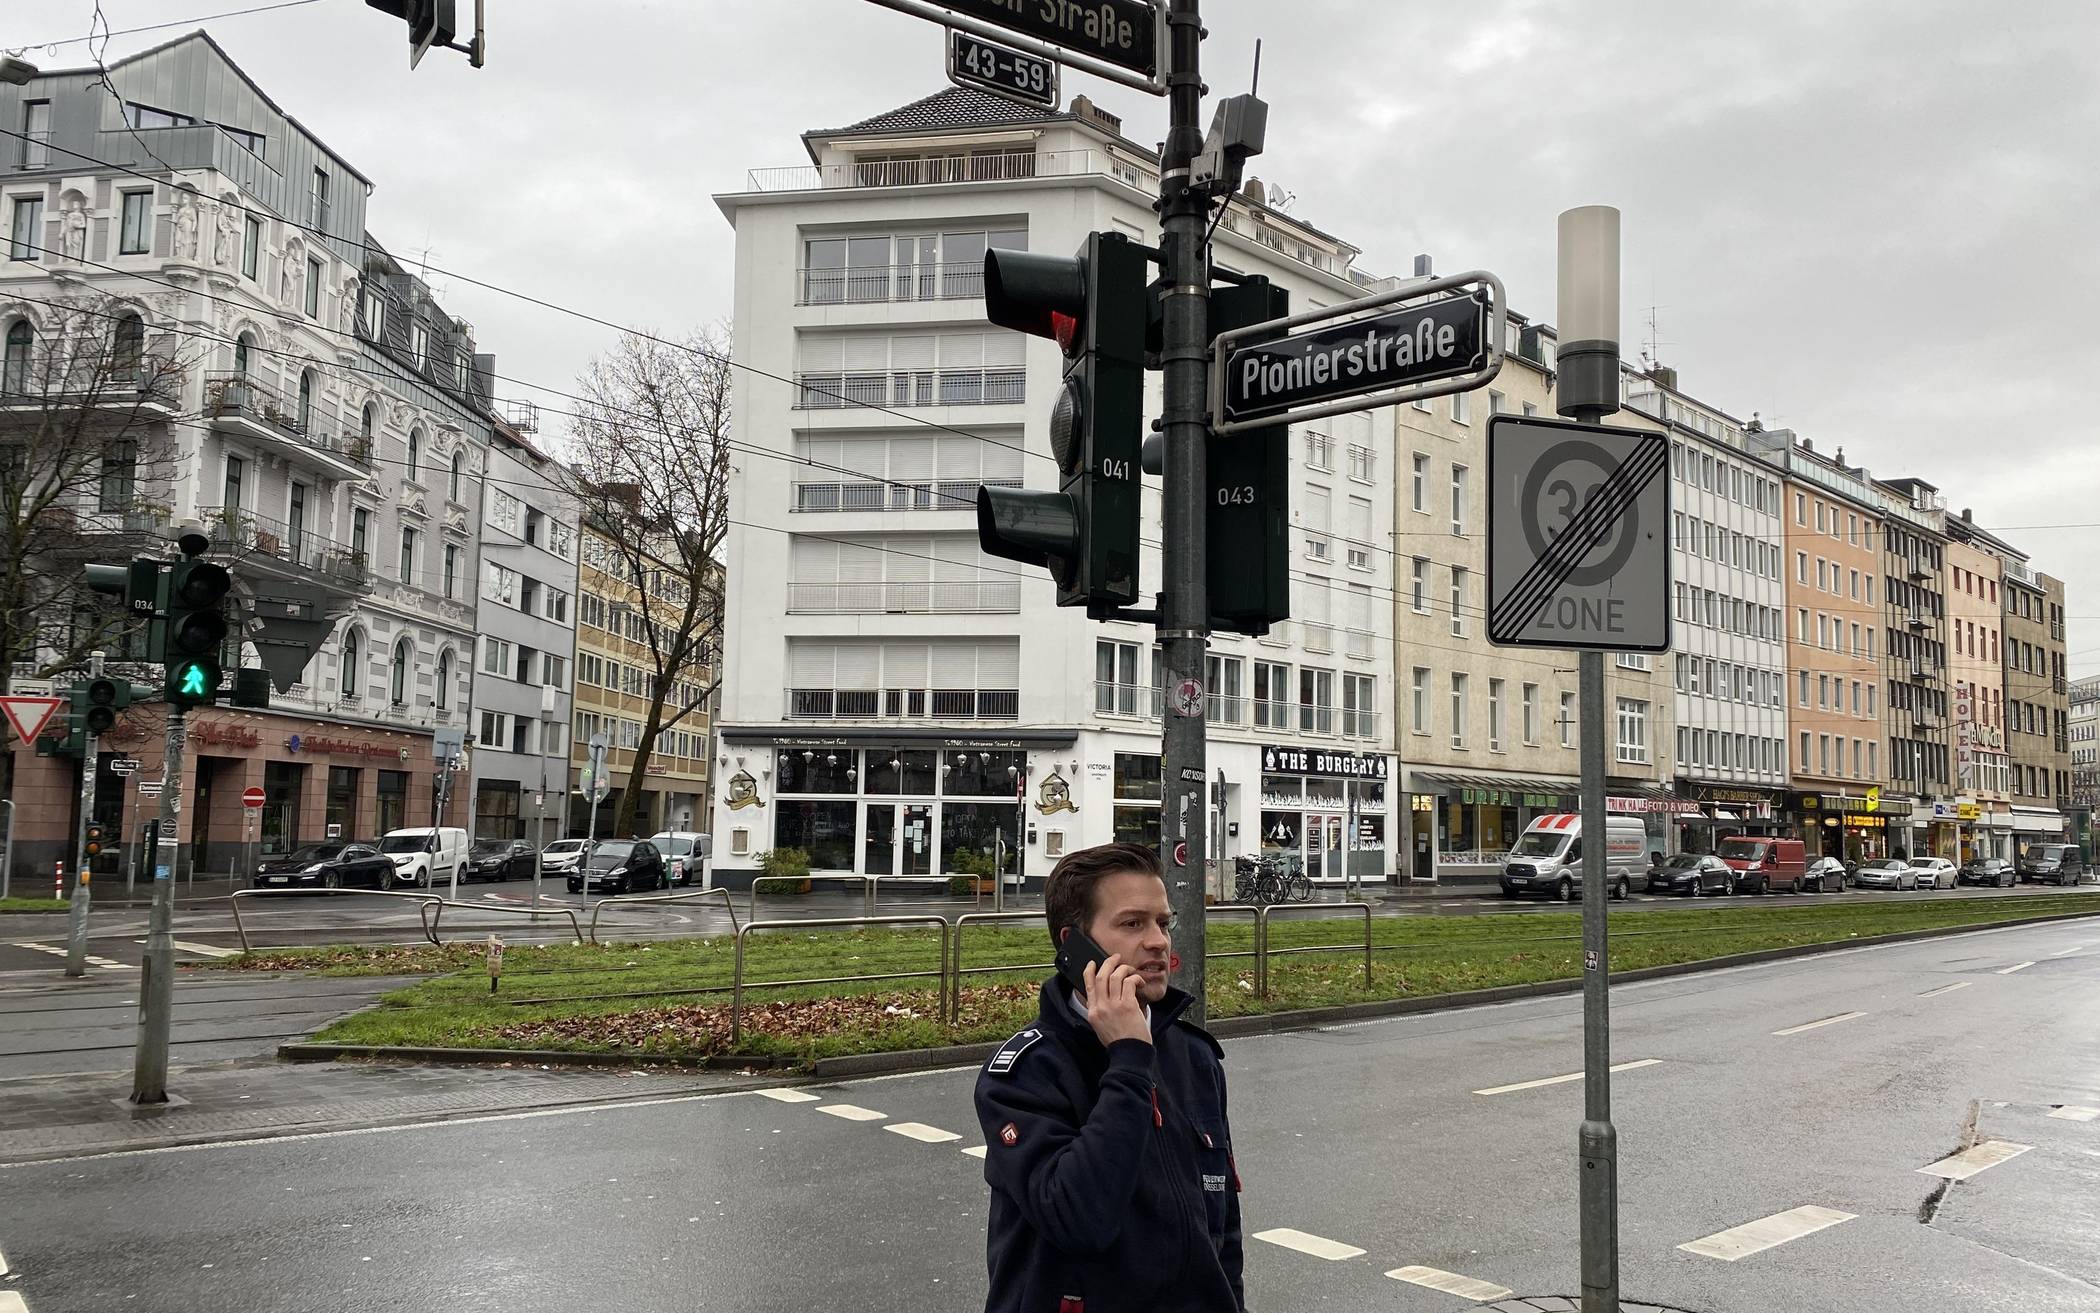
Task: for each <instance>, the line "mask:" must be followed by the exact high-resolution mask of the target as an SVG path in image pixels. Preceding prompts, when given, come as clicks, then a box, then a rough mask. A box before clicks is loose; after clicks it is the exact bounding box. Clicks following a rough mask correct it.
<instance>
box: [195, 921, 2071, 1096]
mask: <svg viewBox="0 0 2100 1313" xmlns="http://www.w3.org/2000/svg"><path fill="white" fill-rule="evenodd" d="M2088 908H2090V909H2092V910H2093V911H2095V912H2100V901H2096V900H2095V899H2093V898H2091V897H2089V896H2080V895H2068V896H2063V897H2055V896H2046V895H2044V896H2033V897H2023V898H2018V899H2012V898H1992V899H1960V900H1957V899H1948V900H1945V901H1924V900H1917V901H1904V902H1888V903H1878V904H1877V903H1872V902H1865V901H1861V902H1844V903H1838V902H1829V903H1813V902H1811V903H1800V902H1794V901H1792V900H1789V902H1788V903H1787V904H1785V905H1777V906H1771V907H1730V908H1720V909H1711V910H1709V909H1702V908H1696V907H1695V908H1687V909H1684V910H1682V911H1678V910H1674V909H1672V910H1665V911H1652V912H1640V913H1634V914H1619V915H1614V917H1613V931H1612V933H1613V942H1612V966H1613V968H1614V969H1615V970H1620V971H1626V970H1632V969H1636V968H1639V967H1648V966H1662V965H1668V964H1673V963H1682V962H1694V961H1701V960H1705V959H1710V958H1717V957H1725V956H1729V955H1733V954H1737V953H1746V952H1753V951H1757V950H1760V949H1773V948H1784V947H1790V946H1795V945H1804V944H1816V943H1841V942H1844V941H1846V940H1849V939H1865V938H1871V937H1873V936H1876V935H1884V934H1891V933H1899V932H1903V931H1916V930H1926V929H1935V928H1944V927H1960V926H1985V925H1995V924H2005V923H2011V922H2017V921H2021V920H2025V919H2028V918H2032V917H2036V916H2047V915H2055V914H2061V913H2064V912H2070V911H2084V910H2087V909H2088ZM1269 940H1270V947H1271V948H1272V949H1281V948H1315V947H1329V948H1333V949H1335V950H1336V951H1334V952H1332V953H1302V954H1295V955H1290V956H1284V957H1272V958H1271V960H1270V962H1269V996H1268V997H1267V998H1262V997H1260V995H1259V993H1258V991H1257V990H1256V987H1255V977H1254V962H1253V959H1252V958H1251V957H1245V956H1241V957H1231V956H1220V955H1225V954H1234V953H1240V954H1245V953H1248V952H1250V951H1251V950H1252V948H1253V927H1252V926H1251V925H1250V924H1248V923H1247V922H1246V921H1244V920H1238V919H1234V920H1224V919H1220V920H1218V921H1214V922H1213V923H1212V924H1211V925H1210V926H1209V928H1208V941H1209V948H1210V952H1211V953H1212V955H1213V959H1214V960H1213V962H1212V965H1211V970H1210V979H1209V995H1210V998H1209V1005H1210V1013H1211V1015H1212V1016H1213V1017H1230V1016H1243V1015H1250V1014H1258V1013H1264V1012H1277V1011H1286V1010H1293V1009H1299V1008H1309V1007H1325V1006H1332V1005H1336V1004H1345V1003H1359V1002H1363V1001H1366V1000H1372V999H1398V998H1418V997H1428V996H1435V995H1441V994H1451V993H1459V992H1464V991H1467V990H1475V989H1486V988H1493V987H1497V986H1506V985H1521V984H1529V983H1536V982H1541V981H1550V980H1561V979H1570V978H1574V977H1576V976H1578V975H1580V973H1581V958H1582V945H1581V935H1580V921H1579V918H1578V916H1577V915H1576V914H1575V913H1572V912H1539V913H1518V914H1508V913H1503V914H1495V915H1480V916H1450V917H1443V916H1440V917H1380V918H1376V919H1374V921H1373V924H1372V947H1373V950H1374V951H1373V965H1372V978H1371V984H1370V988H1368V989H1366V988H1365V985H1364V968H1363V928H1362V922H1361V921H1360V920H1340V919H1336V920H1325V921H1307V920H1293V921H1280V920H1279V921H1277V922H1274V923H1272V924H1271V925H1270V927H1269ZM1048 957H1049V944H1048V940H1047V938H1046V936H1045V935H1044V932H1043V930H1042V929H1041V928H1040V927H1032V926H1031V927H1013V926H998V925H993V926H981V927H980V926H973V927H971V928H970V929H969V930H968V931H967V933H966V934H965V935H964V937H963V940H962V960H961V963H960V965H961V966H963V967H964V968H966V969H970V968H992V970H989V971H986V972H984V973H981V974H971V975H966V976H964V977H963V982H964V983H963V990H962V1015H961V1018H960V1020H959V1022H958V1023H957V1024H954V1025H949V1024H945V1023H944V1022H943V1021H942V1020H941V1007H940V997H939V989H938V986H937V983H936V979H935V975H936V973H937V972H938V971H939V968H940V958H941V943H940V932H939V931H937V930H935V929H933V928H932V927H927V928H925V929H894V930H892V929H868V930H811V931H792V930H783V931H773V932H766V933H762V934H758V935H753V936H751V937H750V938H749V939H748V940H747V943H746V962H745V979H746V985H745V999H744V1009H745V1015H744V1023H743V1028H744V1034H743V1040H742V1042H741V1043H740V1044H738V1045H737V1046H736V1050H735V1051H737V1052H740V1053H748V1054H752V1055H763V1056H772V1057H794V1058H803V1059H810V1058H819V1057H830V1056H837V1055H841V1054H850V1053H867V1052H879V1051H889V1050H896V1049H907V1048H923V1047H933V1046H939V1045H943V1044H967V1043H978V1042H984V1041H989V1040H998V1039H1003V1038H1005V1037H1006V1036H1007V1035H1009V1034H1011V1033H1012V1032H1013V1031H1014V1030H1015V1029H1017V1028H1019V1027H1020V1026H1021V1025H1023V1024H1024V1023H1025V1022H1026V1021H1027V1020H1028V1019H1029V1017H1030V1016H1032V1015H1033V1012H1034V1007H1035V992H1036V982H1037V981H1039V980H1040V979H1041V977H1042V976H1043V975H1044V974H1046V972H1047V970H1048V968H1047V966H1046V965H1044V964H1045V963H1046V962H1047V960H1048ZM733 962H734V943H733V940H732V939H731V938H729V937H721V938H715V939H693V940H668V941H666V940H658V941H651V942H650V943H648V944H607V945H578V944H548V945H520V946H514V947H513V948H511V950H510V951H509V953H508V954H507V955H506V957H505V959H504V964H503V975H502V977H501V982H500V986H499V988H498V990H497V991H496V992H494V993H491V992H490V989H489V979H488V976H487V974H486V950H485V948H484V946H482V945H479V944H474V943H461V944H448V945H444V946H442V947H439V946H433V945H429V944H419V945H397V946H363V945H338V946H330V947H325V948H315V949H286V950H278V951H270V952H264V953H258V954H248V955H243V956H241V957H234V958H226V959H223V960H220V961H216V962H211V963H205V964H200V965H199V966H198V967H197V968H196V969H199V970H243V969H258V968H267V969H286V968H307V969H314V970H319V971H323V972H328V973H335V974H364V973H371V974H401V973H418V972H428V973H432V978H431V979H429V980H425V981H422V982H420V983H418V984H415V985H412V986H410V987H408V988H405V989H402V990H397V991H395V992H393V993H391V994H388V995H387V996H386V997H385V999H383V1000H382V1002H381V1004H380V1006H378V1007H376V1008H373V1009H370V1010H368V1011H365V1012H362V1013H359V1014H357V1015H355V1016H352V1017H347V1018H345V1019H343V1020H342V1021H340V1022H337V1023H336V1024H335V1025H333V1026H330V1027H329V1028H328V1029H327V1030H325V1031H323V1032H322V1033H321V1034H320V1035H318V1036H316V1038H317V1039H319V1040H321V1041H322V1042H326V1043H341V1044H377V1045H415V1046H427V1047H456V1048H519V1049H563V1050H571V1051H580V1052H609V1053H625V1054H636V1055H645V1056H661V1057H664V1058H666V1059H680V1058H698V1057H706V1056H714V1055H719V1054H724V1053H728V1052H730V1051H731V1046H730V1041H729V1034H730V998H729V985H730V983H731V977H732V968H733ZM914 972H920V973H924V975H923V976H922V977H919V978H916V979H902V980H900V979H894V978H892V979H863V980H840V981H837V982H835V983H797V984H792V985H768V984H766V983H765V982H768V981H795V982H814V981H818V980H820V979H822V978H830V977H854V976H860V977H896V976H899V975H902V974H906V973H914Z"/></svg>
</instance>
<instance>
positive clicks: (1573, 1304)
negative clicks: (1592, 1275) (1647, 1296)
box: [1475, 1295, 1687, 1313]
mask: <svg viewBox="0 0 2100 1313" xmlns="http://www.w3.org/2000/svg"><path fill="white" fill-rule="evenodd" d="M1475 1313H1582V1296H1580V1295H1520V1296H1518V1297H1517V1298H1515V1299H1505V1300H1503V1301H1501V1302H1500V1303H1497V1304H1482V1305H1480V1306H1479V1307H1478V1308H1477V1309H1476V1310H1475ZM1619 1313H1687V1310H1685V1309H1681V1308H1677V1307H1676V1306H1674V1305H1665V1304H1640V1303H1635V1302H1632V1301H1629V1300H1626V1299H1623V1298H1622V1299H1620V1300H1619Z"/></svg>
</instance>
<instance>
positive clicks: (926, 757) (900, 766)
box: [867, 748, 940, 797]
mask: <svg viewBox="0 0 2100 1313" xmlns="http://www.w3.org/2000/svg"><path fill="white" fill-rule="evenodd" d="M939 757H940V754H939V753H937V752H928V751H924V750H921V749H912V750H909V751H902V752H884V751H883V750H882V749H880V748H870V749H869V750H868V788H867V791H868V792H869V793H870V794H874V795H877V796H889V797H894V796H896V795H898V794H916V795H925V796H931V795H932V793H933V785H934V780H935V778H936V777H937V776H938V775H939V773H940V772H939Z"/></svg>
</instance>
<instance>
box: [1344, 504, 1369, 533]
mask: <svg viewBox="0 0 2100 1313" xmlns="http://www.w3.org/2000/svg"><path fill="white" fill-rule="evenodd" d="M1348 533H1349V536H1350V537H1351V538H1354V539H1355V540H1356V541H1358V542H1360V543H1367V542H1369V541H1371V503H1370V501H1369V499H1367V498H1363V497H1351V498H1350V499H1349V529H1348Z"/></svg>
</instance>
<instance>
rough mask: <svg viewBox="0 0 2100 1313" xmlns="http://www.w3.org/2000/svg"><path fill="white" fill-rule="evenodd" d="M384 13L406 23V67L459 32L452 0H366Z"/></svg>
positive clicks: (450, 39)
mask: <svg viewBox="0 0 2100 1313" xmlns="http://www.w3.org/2000/svg"><path fill="white" fill-rule="evenodd" d="M365 3H366V4H367V5H370V6H371V7H372V8H374V9H377V10H378V11H380V12H381V13H383V14H392V15H393V16H394V17H396V18H400V19H405V20H406V21H407V23H408V45H409V53H408V66H409V67H410V68H414V67H415V66H416V65H417V64H419V63H421V62H422V59H423V54H424V52H425V51H427V50H429V49H430V48H431V47H432V46H447V45H451V44H452V39H453V38H454V37H455V36H457V35H459V7H458V5H457V4H456V3H455V0H365Z"/></svg>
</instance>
